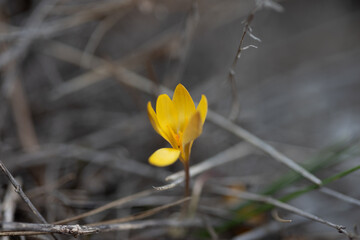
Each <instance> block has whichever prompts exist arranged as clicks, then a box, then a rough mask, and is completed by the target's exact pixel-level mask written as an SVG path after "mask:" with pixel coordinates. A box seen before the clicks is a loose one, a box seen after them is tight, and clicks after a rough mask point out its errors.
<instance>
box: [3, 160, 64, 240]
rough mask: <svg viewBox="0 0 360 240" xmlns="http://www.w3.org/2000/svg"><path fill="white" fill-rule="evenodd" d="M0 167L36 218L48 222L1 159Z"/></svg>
mask: <svg viewBox="0 0 360 240" xmlns="http://www.w3.org/2000/svg"><path fill="white" fill-rule="evenodd" d="M0 168H1V170H2V171H3V172H4V174H5V175H6V177H7V178H8V179H9V181H10V182H11V184H12V185H13V186H14V190H15V192H16V193H17V194H19V196H20V197H21V198H22V200H23V201H24V202H25V203H26V204H27V205H28V207H29V208H30V209H31V211H32V212H33V213H34V215H35V216H36V218H37V219H38V220H39V221H40V222H42V223H44V224H47V222H46V220H45V218H44V217H43V216H42V215H41V214H40V212H39V211H38V210H37V209H36V207H35V206H34V205H33V204H32V202H31V201H30V199H29V198H28V197H27V196H26V194H25V193H24V191H23V190H22V187H21V185H20V184H19V183H18V182H17V181H16V179H15V178H14V177H13V175H12V174H11V173H10V172H9V170H8V169H7V168H6V167H5V165H4V164H3V162H2V161H1V160H0ZM52 237H53V238H54V239H55V240H56V239H57V238H56V237H55V236H54V235H52Z"/></svg>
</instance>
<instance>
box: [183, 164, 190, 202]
mask: <svg viewBox="0 0 360 240" xmlns="http://www.w3.org/2000/svg"><path fill="white" fill-rule="evenodd" d="M184 171H185V197H189V196H190V172H189V161H185V162H184Z"/></svg>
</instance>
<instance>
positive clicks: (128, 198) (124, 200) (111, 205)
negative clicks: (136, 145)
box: [54, 190, 155, 224]
mask: <svg viewBox="0 0 360 240" xmlns="http://www.w3.org/2000/svg"><path fill="white" fill-rule="evenodd" d="M153 192H155V190H145V191H142V192H138V193H135V194H132V195H130V196H126V197H124V198H120V199H117V200H115V201H112V202H110V203H108V204H105V205H104V206H101V207H99V208H96V209H93V210H91V211H88V212H85V213H82V214H80V215H77V216H74V217H70V218H66V219H64V220H61V221H57V222H55V223H54V224H64V223H69V222H73V221H76V220H79V219H83V218H86V217H89V216H92V215H95V214H97V213H100V212H103V211H106V210H108V209H111V208H114V207H118V206H121V205H123V204H125V203H128V202H130V201H133V200H135V199H138V198H141V197H145V196H148V195H150V194H151V193H153Z"/></svg>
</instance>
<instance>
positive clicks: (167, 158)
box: [149, 148, 180, 167]
mask: <svg viewBox="0 0 360 240" xmlns="http://www.w3.org/2000/svg"><path fill="white" fill-rule="evenodd" d="M179 156H180V150H177V149H173V148H160V149H159V150H157V151H155V152H154V153H153V154H152V155H151V156H150V157H149V163H151V164H152V165H155V166H157V167H166V166H169V165H171V164H173V163H174V162H175V161H176V160H177V159H178V158H179Z"/></svg>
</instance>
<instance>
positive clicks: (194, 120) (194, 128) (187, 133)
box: [182, 111, 203, 146]
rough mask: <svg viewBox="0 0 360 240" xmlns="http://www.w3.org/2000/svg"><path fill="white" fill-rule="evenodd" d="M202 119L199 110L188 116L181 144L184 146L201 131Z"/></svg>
mask: <svg viewBox="0 0 360 240" xmlns="http://www.w3.org/2000/svg"><path fill="white" fill-rule="evenodd" d="M202 126H203V124H202V121H201V116H200V112H199V111H196V112H195V114H194V115H193V116H192V117H191V118H190V121H189V123H188V125H187V126H186V127H185V130H184V135H183V139H182V144H183V146H185V145H186V144H187V143H189V142H191V141H194V140H195V139H196V138H197V137H199V136H200V134H201V133H202Z"/></svg>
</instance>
